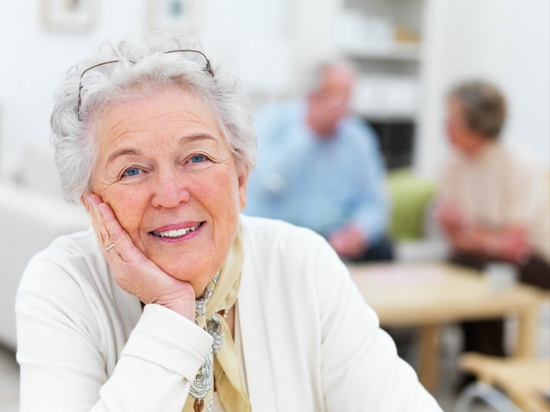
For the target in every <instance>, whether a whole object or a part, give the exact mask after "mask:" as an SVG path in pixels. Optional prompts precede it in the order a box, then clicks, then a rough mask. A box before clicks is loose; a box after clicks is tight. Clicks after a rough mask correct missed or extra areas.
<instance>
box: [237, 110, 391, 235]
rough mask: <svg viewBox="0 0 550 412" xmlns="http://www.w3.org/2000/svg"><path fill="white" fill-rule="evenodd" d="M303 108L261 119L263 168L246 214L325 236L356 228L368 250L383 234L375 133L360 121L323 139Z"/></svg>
mask: <svg viewBox="0 0 550 412" xmlns="http://www.w3.org/2000/svg"><path fill="white" fill-rule="evenodd" d="M305 115H306V104H305V102H304V101H290V102H286V103H279V104H275V105H271V106H269V107H266V108H264V109H262V110H261V111H259V112H258V113H257V115H256V117H255V128H256V133H257V135H258V167H257V169H256V170H255V172H253V173H252V175H251V176H250V179H249V182H248V190H247V197H248V203H247V207H246V209H245V213H246V214H248V215H251V216H261V217H269V218H274V219H281V220H285V221H287V222H290V223H293V224H295V225H298V226H305V227H308V228H310V229H312V230H314V231H316V232H318V233H320V234H322V235H324V236H327V235H328V234H330V232H332V231H334V230H336V229H339V228H341V227H343V226H344V225H346V224H349V223H351V224H355V225H356V226H357V227H358V228H359V229H360V230H362V232H363V233H364V235H365V237H366V239H368V241H369V243H370V244H373V243H376V241H377V240H379V239H380V238H381V237H382V235H383V234H384V232H385V228H386V224H387V220H388V205H387V202H386V197H385V191H384V186H383V185H384V178H385V174H384V166H383V161H382V158H381V155H380V152H379V148H378V143H377V139H376V136H375V134H374V132H373V130H372V129H371V128H370V127H369V126H368V125H366V124H365V123H364V122H362V121H360V120H359V119H357V118H354V117H347V118H345V119H344V120H342V121H341V122H340V124H339V125H338V127H337V130H336V132H335V136H333V138H330V139H319V138H317V137H316V136H315V135H314V132H313V131H312V130H311V129H310V128H309V127H308V125H307V124H306V120H305Z"/></svg>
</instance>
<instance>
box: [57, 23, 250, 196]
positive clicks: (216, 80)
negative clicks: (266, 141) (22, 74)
mask: <svg viewBox="0 0 550 412" xmlns="http://www.w3.org/2000/svg"><path fill="white" fill-rule="evenodd" d="M185 49H191V50H198V51H201V52H203V48H202V45H201V43H200V42H199V41H197V40H195V39H192V38H190V37H186V36H182V35H170V34H168V33H162V32H156V33H150V34H148V35H146V36H145V37H143V38H142V39H140V40H138V41H131V40H123V41H122V42H120V43H119V44H118V46H117V47H115V46H114V45H113V44H111V43H109V42H105V43H102V44H101V45H99V47H98V48H97V49H96V50H95V51H94V52H93V53H92V55H91V56H90V57H89V58H87V59H85V60H83V61H81V62H80V63H78V64H77V65H75V66H74V67H72V68H71V69H69V71H68V72H67V75H66V77H65V80H64V82H63V83H62V84H61V86H60V87H59V88H58V90H57V92H56V94H55V106H54V109H53V112H52V115H51V119H50V123H51V128H52V143H53V145H54V148H55V157H56V163H57V169H58V171H59V176H60V179H61V186H62V189H63V194H64V196H65V200H67V201H68V202H72V203H77V202H79V199H80V198H81V196H82V195H84V194H85V193H87V192H88V191H89V190H90V188H91V182H92V178H93V176H92V171H93V167H94V164H95V159H96V145H95V126H96V124H95V123H96V121H97V119H98V117H99V116H100V115H101V112H102V110H103V109H104V108H105V107H106V103H109V102H117V101H123V100H128V99H132V98H135V97H138V96H140V95H143V94H146V93H151V92H154V91H157V90H159V89H162V88H166V87H173V86H175V85H180V86H183V87H185V88H187V89H189V90H191V91H192V92H193V93H195V94H196V95H198V96H199V97H200V98H202V99H203V100H204V101H205V102H206V104H207V105H208V106H209V107H210V108H211V109H212V112H213V113H214V115H215V116H216V117H217V120H218V123H219V126H220V128H221V130H222V131H223V133H224V135H225V137H226V139H227V142H228V144H229V147H230V149H231V151H232V153H233V157H234V159H235V163H236V165H237V168H238V170H239V171H243V170H244V169H245V168H248V169H249V170H253V169H254V167H255V166H256V161H257V160H256V151H257V142H256V136H255V133H254V129H253V127H252V118H251V112H250V109H249V103H248V96H247V94H246V92H245V90H244V89H243V87H242V85H241V82H240V80H239V79H238V78H237V77H236V76H235V75H234V74H233V73H232V72H231V71H230V70H229V69H227V68H226V67H224V66H222V65H220V64H217V63H216V62H215V61H213V60H211V59H210V57H211V56H208V55H207V57H208V59H209V60H210V64H211V67H212V71H213V72H214V76H213V77H212V76H210V75H209V74H208V73H207V72H206V71H205V70H204V68H205V66H203V65H201V64H197V63H196V62H194V61H192V60H190V59H189V58H188V57H189V56H190V55H192V54H195V55H198V54H196V53H191V54H190V53H169V54H165V52H167V51H172V50H185ZM205 54H206V53H205ZM199 57H200V56H199ZM110 60H119V61H118V62H116V63H111V64H106V65H103V66H99V67H97V68H94V69H91V70H89V71H88V72H87V73H86V74H85V75H84V77H83V78H82V86H83V87H82V92H81V99H82V101H81V102H82V103H81V105H80V110H79V109H78V106H79V103H78V99H79V84H80V77H81V75H82V72H84V71H85V70H86V69H88V68H89V67H91V66H94V65H96V64H99V63H103V62H107V61H110ZM204 63H205V64H206V60H205V61H204ZM79 116H80V118H81V120H79Z"/></svg>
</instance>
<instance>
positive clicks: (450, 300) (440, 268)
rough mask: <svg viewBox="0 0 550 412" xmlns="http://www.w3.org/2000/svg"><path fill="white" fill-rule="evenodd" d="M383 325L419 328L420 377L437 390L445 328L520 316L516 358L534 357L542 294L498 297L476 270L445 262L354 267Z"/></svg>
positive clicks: (523, 290)
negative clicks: (440, 343) (441, 334)
mask: <svg viewBox="0 0 550 412" xmlns="http://www.w3.org/2000/svg"><path fill="white" fill-rule="evenodd" d="M349 270H350V273H351V276H352V279H353V280H354V282H355V283H356V284H357V286H358V288H359V290H360V291H361V293H362V295H363V296H364V297H365V300H366V301H367V302H368V303H369V305H370V306H371V307H372V308H373V309H374V310H375V311H376V313H377V314H378V316H379V318H380V324H381V325H382V326H414V325H416V326H419V327H420V365H419V372H418V375H419V379H420V381H421V382H422V384H423V385H424V387H426V389H428V390H429V391H432V392H433V390H434V389H435V385H436V382H437V367H438V357H437V353H438V329H439V326H440V325H441V324H444V323H449V322H461V321H470V320H480V319H492V318H502V317H505V316H507V315H509V314H511V313H516V314H517V315H518V330H517V339H516V345H515V350H514V354H513V355H514V356H515V357H523V358H525V357H531V356H533V354H534V350H535V340H536V332H537V320H538V313H539V308H540V305H541V303H542V301H543V299H544V295H543V294H542V293H541V292H539V291H538V290H536V289H534V288H531V287H529V286H524V285H513V286H511V287H510V288H509V289H507V290H506V291H504V292H502V293H495V292H494V291H493V290H492V289H491V287H490V285H489V283H488V282H487V281H486V279H484V278H483V277H482V276H480V275H479V273H478V272H476V271H473V270H470V269H465V268H461V267H458V266H453V265H450V264H446V263H429V264H426V263H422V264H385V265H371V264H365V265H350V266H349Z"/></svg>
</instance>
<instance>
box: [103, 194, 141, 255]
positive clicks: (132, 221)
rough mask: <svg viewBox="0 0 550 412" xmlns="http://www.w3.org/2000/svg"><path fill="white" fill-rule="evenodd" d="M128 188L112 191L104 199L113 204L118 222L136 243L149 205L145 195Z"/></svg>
mask: <svg viewBox="0 0 550 412" xmlns="http://www.w3.org/2000/svg"><path fill="white" fill-rule="evenodd" d="M128 189H129V188H128ZM128 189H127V188H123V190H117V191H116V192H114V193H110V194H109V196H106V198H105V199H104V200H103V201H104V202H105V203H107V204H109V205H110V206H111V208H112V209H113V212H114V213H115V216H116V217H117V219H118V222H119V223H120V225H121V226H122V228H123V229H124V230H125V231H126V232H127V233H128V235H130V237H131V238H132V240H133V241H134V243H135V242H136V240H138V239H139V228H140V226H141V222H142V220H143V216H144V214H145V210H146V206H147V205H146V202H145V199H144V196H142V195H140V193H139V192H136V191H135V190H131V189H130V190H128ZM136 246H137V245H136Z"/></svg>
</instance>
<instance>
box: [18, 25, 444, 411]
mask: <svg viewBox="0 0 550 412" xmlns="http://www.w3.org/2000/svg"><path fill="white" fill-rule="evenodd" d="M209 57H210V56H208V58H207V55H205V54H203V52H202V50H201V46H200V45H199V44H198V43H197V42H195V41H193V40H190V39H188V38H184V37H172V36H169V35H167V34H159V33H157V34H153V35H149V36H147V37H146V38H145V39H144V40H143V41H142V42H140V43H137V44H134V43H130V42H126V41H124V42H122V43H120V44H119V46H118V48H114V47H113V46H111V45H109V44H105V45H103V46H101V47H100V48H99V49H98V50H97V51H96V52H95V53H94V54H93V55H92V56H91V58H90V59H87V60H85V61H83V62H81V63H79V64H78V65H77V66H76V68H75V69H73V70H71V71H70V72H69V73H68V75H67V78H66V80H65V82H64V83H63V85H62V86H61V88H60V90H59V91H58V93H57V97H56V104H55V108H54V112H53V114H52V129H53V141H54V145H55V149H56V156H57V164H58V168H59V172H60V176H61V180H62V182H63V190H64V193H65V195H66V198H67V200H68V201H72V202H78V201H81V202H82V203H84V204H85V206H86V208H87V209H88V211H89V213H90V215H91V217H92V220H93V229H94V230H92V229H90V230H89V231H87V232H83V233H76V234H73V235H70V236H64V237H61V238H59V239H57V240H56V241H54V242H53V243H52V245H51V246H50V247H49V248H48V249H46V250H45V251H43V252H42V253H40V254H38V255H37V256H36V257H35V258H33V259H32V261H31V262H30V263H29V266H28V268H27V270H26V272H25V274H24V277H23V280H22V283H21V286H20V289H19V295H18V302H17V320H18V339H19V349H18V360H19V363H20V364H21V408H22V410H23V411H29V410H32V411H34V410H37V411H39V410H48V411H87V410H94V411H103V410H110V411H181V410H183V411H224V410H225V411H227V412H237V411H239V412H242V411H250V410H256V411H325V410H326V411H361V410H369V411H374V410H377V411H405V410H407V411H439V410H440V409H439V407H438V406H437V404H436V403H435V401H434V400H433V398H431V396H430V395H429V394H428V393H427V392H426V391H425V390H424V389H423V388H422V387H421V385H420V384H419V383H418V381H417V378H416V376H415V374H414V372H413V371H412V369H411V368H410V367H409V366H407V365H406V364H405V363H404V362H403V361H401V360H400V359H399V358H398V357H397V355H396V351H395V347H394V345H393V343H392V341H391V340H390V338H389V337H388V336H387V335H386V334H385V333H384V332H383V331H381V330H380V329H379V327H378V320H377V318H376V315H375V314H374V312H373V311H372V310H371V309H370V308H369V307H368V306H367V305H366V304H365V302H364V301H363V299H362V297H361V295H360V294H359V293H358V291H357V289H356V288H355V287H354V285H353V284H352V282H351V280H350V278H349V275H348V272H347V270H346V268H345V266H344V265H343V264H342V263H341V262H340V260H339V259H338V257H337V255H336V254H335V252H334V251H333V250H332V249H331V248H330V247H329V246H328V245H327V243H326V242H325V241H324V240H323V239H322V238H321V237H320V236H318V235H316V234H314V233H313V232H311V231H309V230H306V229H301V228H297V227H294V226H291V225H289V224H285V223H282V222H279V221H272V220H267V219H259V218H249V217H245V216H239V213H240V211H241V210H242V209H243V208H244V206H245V203H246V183H247V178H248V174H249V172H250V170H251V169H253V168H254V165H255V149H256V142H255V137H254V133H253V131H252V128H251V119H250V116H249V111H248V108H247V103H246V97H245V94H244V92H243V90H242V88H241V86H240V84H239V81H238V80H237V78H236V77H235V76H234V75H233V74H232V73H231V72H229V71H228V70H227V69H226V68H224V67H223V66H221V65H218V64H213V63H212V62H210V60H209Z"/></svg>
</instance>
